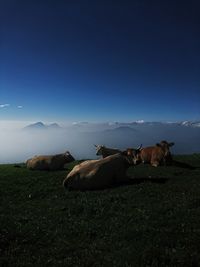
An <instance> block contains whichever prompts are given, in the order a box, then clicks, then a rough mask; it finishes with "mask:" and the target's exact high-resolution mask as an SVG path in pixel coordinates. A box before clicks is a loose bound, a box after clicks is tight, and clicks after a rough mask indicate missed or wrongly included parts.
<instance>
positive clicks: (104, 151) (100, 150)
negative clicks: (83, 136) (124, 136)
mask: <svg viewBox="0 0 200 267" xmlns="http://www.w3.org/2000/svg"><path fill="white" fill-rule="evenodd" d="M94 146H95V147H96V155H97V156H102V158H106V157H108V156H111V155H114V154H117V153H122V151H121V150H119V149H116V148H108V147H106V146H103V145H94Z"/></svg>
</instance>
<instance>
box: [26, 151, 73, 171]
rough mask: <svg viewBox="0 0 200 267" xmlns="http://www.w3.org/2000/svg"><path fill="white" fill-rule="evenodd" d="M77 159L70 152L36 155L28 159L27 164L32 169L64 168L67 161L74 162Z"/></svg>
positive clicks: (52, 169)
mask: <svg viewBox="0 0 200 267" xmlns="http://www.w3.org/2000/svg"><path fill="white" fill-rule="evenodd" d="M74 160H75V159H74V158H73V157H72V155H71V154H70V152H68V151H67V152H65V153H63V154H56V155H48V156H35V157H33V158H32V159H28V160H27V161H26V166H27V168H28V169H31V170H48V171H55V170H62V169H63V168H64V165H65V164H66V163H69V162H72V161H74Z"/></svg>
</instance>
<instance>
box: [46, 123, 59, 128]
mask: <svg viewBox="0 0 200 267" xmlns="http://www.w3.org/2000/svg"><path fill="white" fill-rule="evenodd" d="M46 127H47V128H48V129H61V127H60V125H58V124H57V123H51V124H49V125H47V126H46Z"/></svg>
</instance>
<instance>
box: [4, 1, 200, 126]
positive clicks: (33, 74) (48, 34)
mask: <svg viewBox="0 0 200 267" xmlns="http://www.w3.org/2000/svg"><path fill="white" fill-rule="evenodd" d="M130 2H131V1H126V0H125V1H104V0H101V1H81V0H79V1H76V0H74V1H62V0H60V1H43V0H41V1H39V0H34V1H33V0H30V1H25V0H2V1H1V3H0V25H1V26H0V119H1V120H44V121H45V120H48V121H77V120H78V121H81V120H84V121H133V120H139V119H144V120H147V121H152V120H153V121H158V120H159V121H160V120H169V121H176V120H200V75H199V74H200V17H199V10H200V4H199V3H198V2H199V1H194V0H192V1H147V0H140V1H139V0H138V1H132V3H130ZM6 104H7V105H6Z"/></svg>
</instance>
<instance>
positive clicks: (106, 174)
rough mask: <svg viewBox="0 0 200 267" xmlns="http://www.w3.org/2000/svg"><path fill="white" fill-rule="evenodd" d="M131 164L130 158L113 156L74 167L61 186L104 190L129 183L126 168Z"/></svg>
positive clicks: (75, 188) (119, 155) (118, 155)
mask: <svg viewBox="0 0 200 267" xmlns="http://www.w3.org/2000/svg"><path fill="white" fill-rule="evenodd" d="M132 164H133V159H132V157H127V156H123V155H121V154H115V155H111V156H108V157H106V158H101V159H97V160H88V161H85V162H82V163H80V164H79V165H76V166H75V167H74V168H73V169H72V171H71V172H70V173H69V174H68V175H67V177H66V178H65V180H64V182H63V185H64V187H66V188H68V189H74V190H97V189H105V188H108V187H111V186H114V185H116V184H121V183H125V182H128V181H130V179H131V178H129V177H127V176H126V170H127V168H128V167H129V166H130V165H132Z"/></svg>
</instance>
